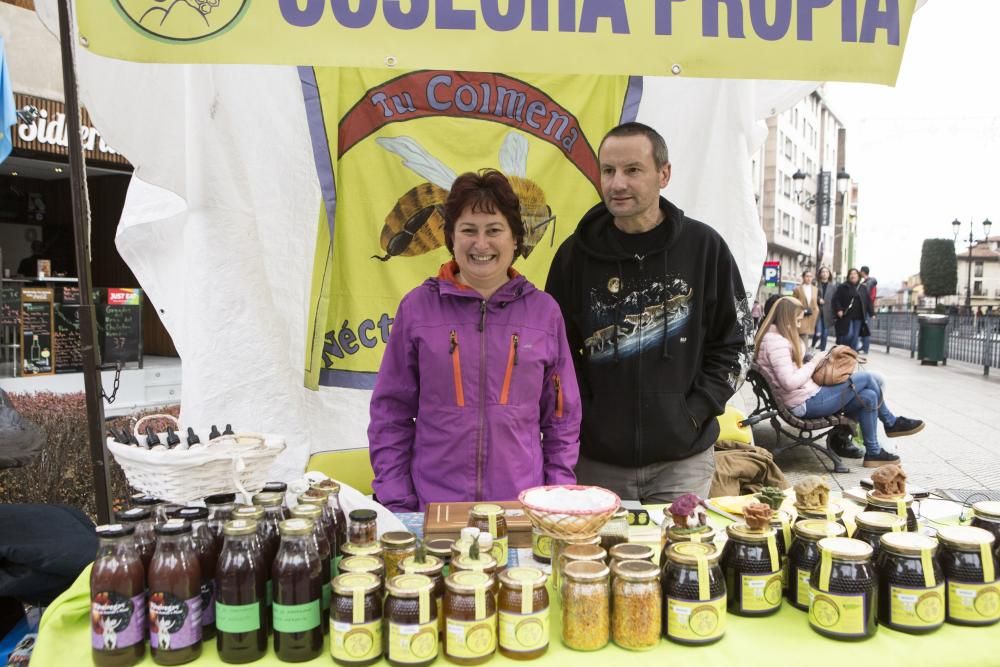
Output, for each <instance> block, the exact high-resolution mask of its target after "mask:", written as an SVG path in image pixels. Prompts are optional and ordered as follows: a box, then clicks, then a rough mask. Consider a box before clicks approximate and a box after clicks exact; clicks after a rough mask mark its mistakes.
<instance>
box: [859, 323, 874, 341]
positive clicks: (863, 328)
mask: <svg viewBox="0 0 1000 667" xmlns="http://www.w3.org/2000/svg"><path fill="white" fill-rule="evenodd" d="M871 335H872V330H871V329H869V328H868V323H867V322H865V321H862V322H861V331H859V332H858V336H860V337H861V338H867V337H868V336H871Z"/></svg>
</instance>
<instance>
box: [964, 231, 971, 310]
mask: <svg viewBox="0 0 1000 667" xmlns="http://www.w3.org/2000/svg"><path fill="white" fill-rule="evenodd" d="M972 241H973V239H972V221H971V220H970V221H969V272H968V275H967V276H966V279H965V308H966V310H968V311H969V312H970V313H971V312H972Z"/></svg>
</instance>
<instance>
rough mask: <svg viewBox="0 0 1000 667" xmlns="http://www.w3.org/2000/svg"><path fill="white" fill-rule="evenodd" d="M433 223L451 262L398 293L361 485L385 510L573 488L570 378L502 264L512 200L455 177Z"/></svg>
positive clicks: (547, 327) (564, 359)
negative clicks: (440, 219)
mask: <svg viewBox="0 0 1000 667" xmlns="http://www.w3.org/2000/svg"><path fill="white" fill-rule="evenodd" d="M444 218H445V225H444V234H445V244H446V245H447V247H448V251H449V252H451V254H452V257H453V260H452V261H451V262H448V263H447V264H444V265H443V266H442V267H441V271H440V273H439V274H438V276H437V277H436V278H429V279H427V280H426V281H425V282H424V283H423V284H422V285H420V286H419V287H417V288H416V289H414V290H413V291H411V292H410V293H409V294H407V295H406V296H405V297H403V300H402V301H401V302H400V304H399V309H398V310H397V311H396V319H395V321H394V322H393V325H392V333H391V335H390V336H389V342H388V344H387V346H386V351H385V355H384V356H383V358H382V367H381V368H380V369H379V373H378V378H377V380H376V382H375V390H374V392H373V394H372V402H371V422H370V424H369V426H368V441H369V448H370V453H371V461H372V467H373V468H374V469H375V480H374V482H373V483H372V486H373V487H374V489H375V493H376V495H377V497H378V499H379V501H380V502H381V503H382V504H383V505H385V506H386V507H388V508H389V509H391V510H393V511H418V510H422V509H424V508H425V507H426V505H427V503H429V502H436V501H477V500H511V499H514V498H517V495H518V493H519V492H520V491H521V490H523V489H526V488H529V487H532V486H538V485H540V484H572V483H574V482H575V480H576V478H575V476H574V474H573V467H574V466H575V465H576V459H577V451H578V448H579V434H580V395H579V391H578V389H577V385H576V374H575V372H574V370H573V362H572V357H571V355H570V351H569V345H568V344H567V342H566V332H565V327H564V325H563V320H562V315H561V314H560V311H559V306H558V305H557V304H556V302H555V301H554V300H553V299H552V297H550V296H549V295H548V294H546V293H544V292H541V291H539V290H537V289H535V286H534V285H532V284H531V283H530V282H528V281H527V279H525V278H524V276H521V275H520V274H518V273H517V272H516V271H514V269H513V268H511V265H512V264H513V262H514V257H515V256H517V255H518V254H520V252H521V249H522V247H523V244H524V236H525V230H524V224H523V222H522V221H521V214H520V205H519V202H518V199H517V195H515V194H514V192H513V190H512V189H511V186H510V183H509V182H508V181H507V178H506V177H505V176H504V175H503V174H501V173H500V172H498V171H495V170H483V171H481V172H480V173H478V174H474V173H466V174H463V175H461V176H459V177H458V179H457V180H456V181H455V183H454V184H453V185H452V188H451V192H450V194H449V196H448V200H447V202H446V203H445V206H444Z"/></svg>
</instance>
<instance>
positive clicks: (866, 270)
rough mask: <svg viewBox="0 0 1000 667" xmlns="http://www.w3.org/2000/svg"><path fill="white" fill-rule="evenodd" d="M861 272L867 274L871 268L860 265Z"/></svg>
mask: <svg viewBox="0 0 1000 667" xmlns="http://www.w3.org/2000/svg"><path fill="white" fill-rule="evenodd" d="M861 273H863V274H865V275H866V276H867V275H868V274H869V273H871V270H870V269H869V268H868V267H867V266H862V267H861Z"/></svg>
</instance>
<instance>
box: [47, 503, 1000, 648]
mask: <svg viewBox="0 0 1000 667" xmlns="http://www.w3.org/2000/svg"><path fill="white" fill-rule="evenodd" d="M845 504H847V503H846V501H845ZM651 511H652V512H658V511H659V510H656V509H653V508H651ZM411 516H412V515H411ZM406 518H408V517H404V522H405V523H407V525H409V526H413V527H415V526H418V525H419V523H418V522H417V521H406ZM711 522H712V523H713V524H715V525H717V526H720V527H721V526H723V525H725V524H727V523H729V520H728V519H726V518H725V517H722V516H720V515H718V514H714V513H713V514H712V516H711ZM649 535H650V531H649V529H646V534H645V535H644V536H643V537H644V538H648V537H649ZM518 551H519V552H520V553H519V554H518V555H519V556H521V559H522V563H521V564H522V565H525V564H530V563H531V562H532V561H531V558H530V550H529V549H524V550H518ZM89 577H90V568H89V567H88V568H87V569H86V570H85V571H84V572H83V573H82V574H81V575H80V577H79V578H78V579H77V580H76V582H75V583H74V584H73V586H72V587H71V588H70V589H69V590H68V591H66V592H65V593H64V594H63V595H61V596H59V598H57V599H56V600H55V602H53V604H52V605H51V606H50V607H49V608H48V610H47V611H46V612H45V615H44V616H43V617H42V621H41V627H40V629H39V635H38V642H37V644H36V646H35V650H34V654H33V655H32V664H34V665H40V666H42V667H48V666H49V665H67V664H90V618H89V612H90V595H89ZM551 601H552V606H551V642H550V645H549V651H548V653H546V654H545V655H544V656H543V657H541V658H539V659H538V660H537V661H536V662H537V663H538V664H543V665H560V666H568V665H573V667H586V666H588V665H594V666H600V667H606V666H607V665H609V664H612V665H614V664H622V663H624V662H625V661H628V662H629V663H630V664H631V665H632V666H633V667H641V666H643V665H650V666H653V665H655V666H656V667H660V666H662V665H663V664H664V660H667V661H675V660H676V661H679V662H680V663H682V664H697V665H698V667H716V666H717V667H732V666H733V665H744V666H746V667H753V666H755V665H765V664H785V663H790V662H792V661H795V662H803V663H808V664H809V665H810V667H823V666H827V665H828V666H830V667H844V666H850V667H867V666H869V665H870V666H871V667H884V665H886V664H894V665H905V666H906V667H920V666H924V665H926V666H928V667H930V666H933V667H951V666H955V667H958V666H962V667H968V666H969V665H976V666H977V667H980V666H987V665H1000V625H994V626H990V627H980V628H974V627H959V626H954V625H949V624H945V626H944V627H942V628H941V629H940V630H938V631H936V632H934V633H932V634H930V635H922V636H917V635H909V634H905V633H902V632H896V631H894V630H890V629H888V628H886V627H879V628H878V633H877V634H876V635H875V637H873V638H872V639H869V640H867V641H863V642H855V643H851V642H841V641H835V640H832V639H826V638H824V637H822V636H820V635H818V634H816V633H815V632H814V631H813V630H812V629H810V627H809V622H808V620H807V618H806V613H805V612H803V611H799V610H797V609H795V608H793V607H791V606H790V605H788V604H787V601H786V603H785V604H783V605H782V608H781V610H780V611H779V612H778V613H777V614H775V615H774V616H769V617H765V618H741V617H738V616H734V615H732V614H729V615H728V618H727V621H726V622H727V628H726V635H725V637H723V639H722V640H720V641H719V642H717V643H715V644H712V645H709V646H700V647H687V646H681V645H679V644H674V643H673V642H670V641H667V640H666V639H663V640H661V642H660V643H659V645H658V646H656V648H654V649H652V650H649V651H646V652H638V653H637V652H632V651H626V650H624V649H621V648H619V647H617V646H615V645H614V644H613V643H612V644H609V645H608V646H607V647H606V648H604V649H601V650H599V651H594V652H590V653H584V652H578V651H573V650H570V649H568V648H566V647H565V646H563V645H562V643H561V642H560V639H559V637H560V632H561V626H562V623H561V618H560V616H561V607H560V604H559V601H558V597H557V596H555V595H552V596H551ZM329 641H330V640H329V637H327V638H326V639H325V646H324V651H323V654H322V655H321V656H320V657H319V658H316V659H315V660H312V661H309V662H306V663H301V664H308V665H330V664H333V661H332V658H331V657H330V650H329ZM277 662H278V661H277V658H276V656H275V655H274V651H273V642H271V647H270V648H269V650H268V655H267V656H265V658H264V659H262V660H260V661H258V662H257V663H255V664H277ZM140 664H142V665H153V664H154V663H153V660H152V658H151V657H150V654H149V651H148V649H147V652H146V657H145V659H144V660H143V661H142V662H141V663H140ZM192 664H198V665H223V664H225V663H223V662H222V661H221V660H219V658H218V654H217V652H216V650H215V640H211V641H208V642H205V643H204V644H203V648H202V655H201V658H200V659H199V660H197V661H196V662H195V663H192ZM377 664H380V665H388V664H389V663H388V662H387V661H385V660H384V659H383V660H382V661H381V662H379V663H377ZM435 664H441V665H445V664H451V663H449V662H448V661H447V660H446V659H445V658H444V656H443V655H441V656H439V658H438V660H437V661H436V663H435ZM488 664H524V663H522V662H519V661H514V660H510V659H508V658H506V657H504V656H502V655H500V654H499V652H498V653H497V654H496V656H494V658H493V659H492V660H491V661H490V662H489V663H488Z"/></svg>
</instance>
